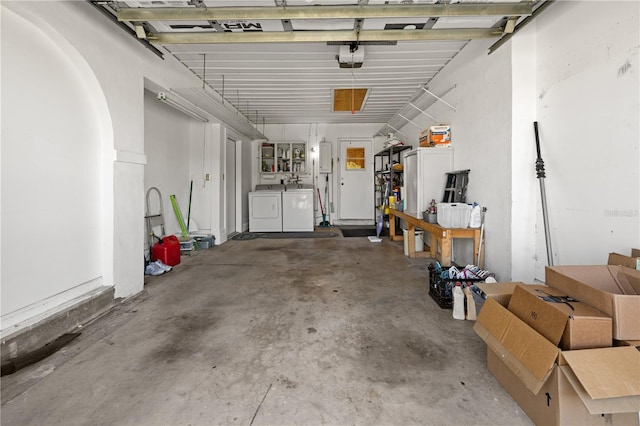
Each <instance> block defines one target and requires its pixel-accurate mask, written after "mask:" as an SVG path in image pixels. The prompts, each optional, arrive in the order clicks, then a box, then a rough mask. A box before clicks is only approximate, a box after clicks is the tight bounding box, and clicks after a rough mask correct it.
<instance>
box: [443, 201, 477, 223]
mask: <svg viewBox="0 0 640 426" xmlns="http://www.w3.org/2000/svg"><path fill="white" fill-rule="evenodd" d="M469 219H471V206H470V205H469V204H465V203H438V225H440V226H442V227H443V228H467V227H468V226H469Z"/></svg>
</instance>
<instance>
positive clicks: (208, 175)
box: [204, 173, 211, 182]
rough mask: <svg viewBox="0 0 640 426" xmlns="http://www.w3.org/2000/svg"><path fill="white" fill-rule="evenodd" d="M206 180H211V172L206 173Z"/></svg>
mask: <svg viewBox="0 0 640 426" xmlns="http://www.w3.org/2000/svg"><path fill="white" fill-rule="evenodd" d="M204 180H205V181H207V182H209V181H210V180H211V173H205V174H204Z"/></svg>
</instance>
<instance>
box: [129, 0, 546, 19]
mask: <svg viewBox="0 0 640 426" xmlns="http://www.w3.org/2000/svg"><path fill="white" fill-rule="evenodd" d="M532 8H533V5H532V2H521V3H454V4H426V5H423V4H402V5H378V6H368V5H367V6H322V7H309V6H297V7H296V6H291V7H286V8H284V7H283V8H280V7H211V8H188V7H187V8H185V7H168V8H161V7H157V8H147V9H144V8H123V9H120V10H118V12H117V16H118V20H119V21H129V22H136V21H199V20H201V21H213V20H235V19H247V20H256V19H257V20H260V19H277V20H282V19H364V18H415V17H416V16H424V17H443V16H528V15H531V12H532Z"/></svg>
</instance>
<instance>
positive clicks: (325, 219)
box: [316, 188, 331, 228]
mask: <svg viewBox="0 0 640 426" xmlns="http://www.w3.org/2000/svg"><path fill="white" fill-rule="evenodd" d="M316 190H317V191H318V202H319V203H320V212H322V222H320V226H321V227H323V228H326V227H328V226H331V225H330V224H329V221H327V215H326V214H325V212H324V207H322V197H320V188H316Z"/></svg>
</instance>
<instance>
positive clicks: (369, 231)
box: [340, 226, 376, 237]
mask: <svg viewBox="0 0 640 426" xmlns="http://www.w3.org/2000/svg"><path fill="white" fill-rule="evenodd" d="M340 231H342V236H343V237H369V236H372V235H376V227H375V226H364V227H357V228H351V227H349V228H345V227H340Z"/></svg>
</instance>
